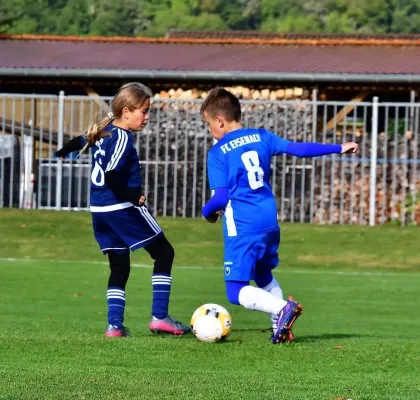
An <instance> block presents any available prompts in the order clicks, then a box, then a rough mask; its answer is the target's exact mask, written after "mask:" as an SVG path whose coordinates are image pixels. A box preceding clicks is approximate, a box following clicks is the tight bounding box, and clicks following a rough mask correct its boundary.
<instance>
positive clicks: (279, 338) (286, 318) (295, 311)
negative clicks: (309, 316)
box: [272, 300, 302, 344]
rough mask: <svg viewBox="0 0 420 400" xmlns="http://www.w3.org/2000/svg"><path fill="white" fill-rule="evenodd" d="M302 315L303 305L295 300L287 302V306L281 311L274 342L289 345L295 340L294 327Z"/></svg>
mask: <svg viewBox="0 0 420 400" xmlns="http://www.w3.org/2000/svg"><path fill="white" fill-rule="evenodd" d="M301 314H302V305H301V304H299V303H297V302H296V301H293V300H287V304H286V305H285V306H284V307H283V308H282V309H281V310H280V312H279V316H278V322H277V330H276V332H274V335H273V338H272V342H273V344H277V343H287V342H290V341H292V340H293V339H294V336H293V333H292V326H293V324H294V323H295V321H296V320H297V318H298V317H299V316H300V315H301Z"/></svg>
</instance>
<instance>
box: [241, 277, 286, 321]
mask: <svg viewBox="0 0 420 400" xmlns="http://www.w3.org/2000/svg"><path fill="white" fill-rule="evenodd" d="M270 285H271V284H270ZM277 285H278V284H277ZM280 291H281V289H280ZM239 303H240V304H241V305H242V306H244V307H245V308H246V309H248V310H255V311H262V312H265V313H268V314H274V315H276V316H277V314H278V313H279V312H280V310H281V309H282V308H283V307H284V306H285V305H286V304H287V302H286V301H284V300H283V299H279V298H278V297H276V296H275V295H274V294H271V293H269V292H268V291H266V290H264V289H260V288H256V287H254V286H244V287H243V288H242V289H241V291H240V292H239Z"/></svg>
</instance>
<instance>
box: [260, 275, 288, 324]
mask: <svg viewBox="0 0 420 400" xmlns="http://www.w3.org/2000/svg"><path fill="white" fill-rule="evenodd" d="M261 289H263V290H265V291H266V292H268V293H271V294H272V295H273V296H275V297H277V298H278V299H282V300H283V291H282V290H281V287H280V285H279V283H278V282H277V280H276V278H274V277H273V280H272V281H271V282H270V283H269V284H268V285H267V286H265V287H263V288H261ZM270 319H271V327H272V328H273V329H274V330H276V329H277V321H278V318H277V314H270Z"/></svg>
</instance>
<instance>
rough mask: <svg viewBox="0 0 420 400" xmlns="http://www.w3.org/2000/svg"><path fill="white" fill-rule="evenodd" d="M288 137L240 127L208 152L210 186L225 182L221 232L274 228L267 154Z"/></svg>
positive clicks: (272, 153) (243, 232)
mask: <svg viewBox="0 0 420 400" xmlns="http://www.w3.org/2000/svg"><path fill="white" fill-rule="evenodd" d="M289 143H290V141H288V140H284V139H281V138H280V137H278V136H276V135H275V134H274V133H272V132H269V131H266V130H265V129H254V128H242V129H238V130H235V131H232V132H230V133H228V134H227V135H225V136H224V137H223V138H222V139H221V140H219V141H218V142H217V143H216V144H215V145H214V146H213V147H212V148H211V150H210V151H209V154H208V176H209V182H210V189H215V188H217V187H222V186H226V187H228V189H229V203H228V205H227V206H226V209H225V213H224V218H223V220H224V234H225V236H240V235H252V234H258V233H263V232H268V231H271V230H274V229H278V222H277V206H276V200H275V197H274V195H273V192H272V189H271V186H270V172H271V171H270V164H271V157H273V156H276V155H279V154H283V153H284V152H285V150H286V147H287V146H288V144H289Z"/></svg>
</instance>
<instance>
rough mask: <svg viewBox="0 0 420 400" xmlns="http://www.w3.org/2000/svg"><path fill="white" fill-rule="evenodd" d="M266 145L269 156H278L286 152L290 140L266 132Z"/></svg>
mask: <svg viewBox="0 0 420 400" xmlns="http://www.w3.org/2000/svg"><path fill="white" fill-rule="evenodd" d="M266 134H267V135H268V136H267V137H268V143H269V145H270V150H271V156H278V155H280V154H284V153H285V152H286V148H287V146H288V145H289V143H291V142H290V140H286V139H282V138H281V137H280V136H277V135H275V134H274V133H273V132H269V131H267V133H266Z"/></svg>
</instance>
